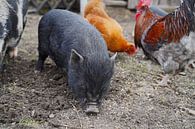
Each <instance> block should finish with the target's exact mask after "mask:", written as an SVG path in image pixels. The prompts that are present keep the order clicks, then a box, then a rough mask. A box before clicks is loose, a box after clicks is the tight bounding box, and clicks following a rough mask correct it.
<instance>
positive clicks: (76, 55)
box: [70, 49, 84, 64]
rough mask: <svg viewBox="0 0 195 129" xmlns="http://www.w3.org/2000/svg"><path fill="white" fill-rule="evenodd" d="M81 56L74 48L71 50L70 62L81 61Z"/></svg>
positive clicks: (76, 62)
mask: <svg viewBox="0 0 195 129" xmlns="http://www.w3.org/2000/svg"><path fill="white" fill-rule="evenodd" d="M83 60H84V59H83V57H82V56H81V55H80V54H79V53H78V52H77V51H76V50H74V49H72V50H71V55H70V63H71V64H78V63H82V62H83Z"/></svg>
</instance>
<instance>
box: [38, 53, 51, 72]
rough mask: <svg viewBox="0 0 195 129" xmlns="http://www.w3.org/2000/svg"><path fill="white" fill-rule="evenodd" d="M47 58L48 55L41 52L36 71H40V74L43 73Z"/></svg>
mask: <svg viewBox="0 0 195 129" xmlns="http://www.w3.org/2000/svg"><path fill="white" fill-rule="evenodd" d="M47 57H48V54H46V53H43V52H40V51H39V57H38V61H37V64H36V71H38V72H42V71H43V68H44V62H45V60H46V58H47Z"/></svg>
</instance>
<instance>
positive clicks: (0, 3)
mask: <svg viewBox="0 0 195 129" xmlns="http://www.w3.org/2000/svg"><path fill="white" fill-rule="evenodd" d="M8 5H9V3H8V2H7V1H6V0H0V23H1V25H2V26H5V24H6V21H7V19H8V16H9V7H8Z"/></svg>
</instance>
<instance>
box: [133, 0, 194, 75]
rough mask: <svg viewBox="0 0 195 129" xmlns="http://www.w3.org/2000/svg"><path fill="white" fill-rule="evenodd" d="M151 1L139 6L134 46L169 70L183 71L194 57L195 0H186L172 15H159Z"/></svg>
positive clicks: (144, 1)
mask: <svg viewBox="0 0 195 129" xmlns="http://www.w3.org/2000/svg"><path fill="white" fill-rule="evenodd" d="M150 4H151V0H140V2H139V4H138V6H137V14H136V25H135V31H134V32H135V34H134V35H135V37H134V39H135V45H136V47H140V48H142V50H143V51H144V54H145V55H146V56H147V57H149V58H150V59H152V60H154V61H156V62H158V63H159V64H160V65H161V66H162V68H163V70H164V71H165V72H166V73H169V72H176V71H178V70H184V68H185V66H186V64H189V62H193V61H192V60H195V44H194V43H193V41H194V40H195V0H184V1H183V2H182V3H181V5H180V7H178V8H177V9H176V10H175V11H174V12H172V13H169V14H164V16H163V15H161V16H160V15H158V13H155V11H153V10H152V9H150V8H149V5H150Z"/></svg>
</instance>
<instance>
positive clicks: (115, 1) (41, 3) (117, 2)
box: [29, 0, 180, 13]
mask: <svg viewBox="0 0 195 129" xmlns="http://www.w3.org/2000/svg"><path fill="white" fill-rule="evenodd" d="M88 1H89V0H88ZM103 1H104V2H105V3H106V5H108V6H122V7H127V8H129V9H134V8H135V6H136V5H137V3H138V1H139V0H103ZM29 2H30V5H31V6H32V8H31V9H30V12H39V13H44V12H46V11H48V10H50V9H54V8H63V9H67V10H73V11H77V12H79V11H80V8H81V10H82V9H83V7H84V4H86V2H87V0H29ZM80 2H81V4H80ZM179 3H180V0H153V4H154V5H158V6H159V7H160V8H163V9H174V8H176V7H177V6H178V5H179ZM80 5H81V6H80Z"/></svg>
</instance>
